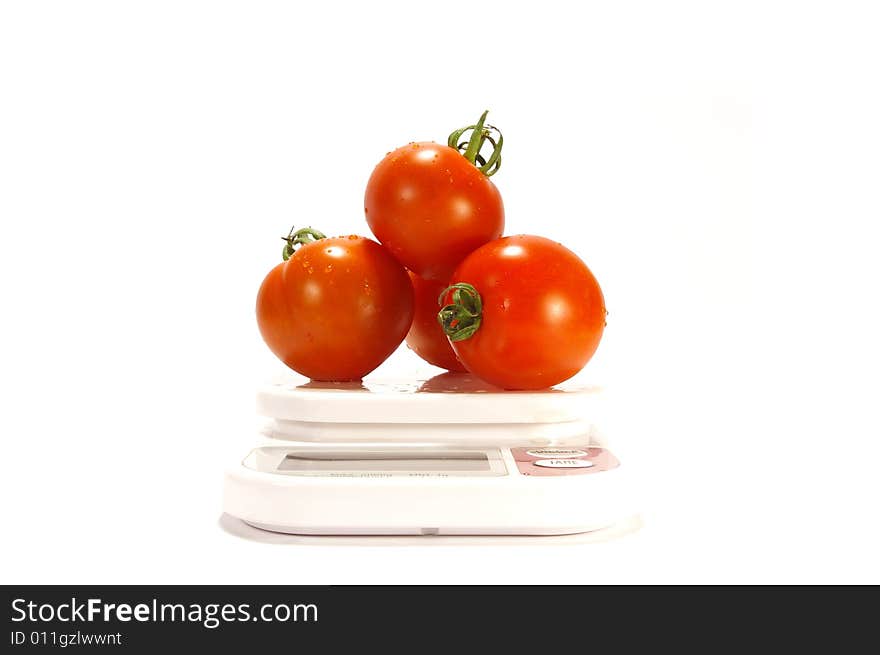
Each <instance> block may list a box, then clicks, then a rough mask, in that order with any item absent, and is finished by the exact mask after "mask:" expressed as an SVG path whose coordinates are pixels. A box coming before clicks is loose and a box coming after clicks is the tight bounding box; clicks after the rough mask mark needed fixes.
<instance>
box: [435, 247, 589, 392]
mask: <svg viewBox="0 0 880 655" xmlns="http://www.w3.org/2000/svg"><path fill="white" fill-rule="evenodd" d="M452 281H453V282H454V283H455V284H454V285H453V286H451V287H450V289H449V290H448V291H447V293H446V294H445V300H444V302H446V303H448V304H447V305H446V306H445V307H443V309H441V311H440V318H441V320H442V322H443V325H444V329H445V331H446V334H447V335H448V336H449V339H450V341H451V342H452V347H453V349H454V350H455V354H456V355H458V358H459V359H460V360H461V362H462V363H463V364H464V365H465V367H466V368H467V369H468V370H469V371H470V372H471V373H473V374H474V375H476V376H478V377H480V378H482V379H483V380H485V381H487V382H490V383H491V384H494V385H496V386H499V387H502V388H505V389H544V388H547V387H550V386H552V385H554V384H558V383H559V382H562V381H563V380H567V379H568V378H570V377H571V376H573V375H574V374H575V373H577V372H578V371H580V370H581V369H582V368H583V367H584V366H585V365H586V363H587V362H588V361H589V360H590V358H591V357H592V356H593V353H594V352H595V351H596V348H597V347H598V345H599V340H600V339H601V338H602V332H603V330H604V329H605V315H606V312H605V301H604V298H603V296H602V290H601V289H600V288H599V283H598V282H597V281H596V278H595V277H593V274H592V272H590V269H589V268H587V265H586V264H584V262H583V261H581V260H580V259H579V258H578V256H577V255H575V254H574V253H573V252H571V251H570V250H569V249H568V248H565V247H564V246H562V245H560V244H559V243H556V242H555V241H551V240H549V239H545V238H543V237H536V236H527V235H520V236H512V237H505V238H503V239H498V240H496V241H492V242H491V243H488V244H486V245H485V246H483V247H481V248H480V249H479V250H476V251H474V252H473V253H471V254H470V255H469V256H468V257H467V258H466V259H465V260H464V261H463V262H462V263H461V265H460V266H459V267H458V268H457V269H456V271H455V273H454V275H453V276H452Z"/></svg>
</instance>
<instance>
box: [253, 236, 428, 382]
mask: <svg viewBox="0 0 880 655" xmlns="http://www.w3.org/2000/svg"><path fill="white" fill-rule="evenodd" d="M412 317H413V290H412V285H411V284H410V281H409V276H408V275H407V274H406V271H405V270H404V268H403V267H402V266H401V265H400V264H399V263H398V262H397V260H395V259H394V257H392V256H391V255H390V254H389V253H388V251H387V250H385V249H384V248H383V247H382V246H380V245H379V244H378V243H376V242H375V241H372V240H370V239H366V238H364V237H355V236H350V237H338V238H331V239H321V240H319V241H315V242H313V243H308V244H306V245H303V246H302V247H300V248H299V250H297V251H296V252H295V253H294V254H293V256H292V257H291V258H290V259H289V260H287V261H286V262H283V263H281V264H279V265H278V266H276V267H275V268H274V269H272V271H270V272H269V274H268V275H267V276H266V279H265V280H264V281H263V284H262V285H261V286H260V290H259V293H258V294H257V323H258V325H259V328H260V333H261V334H262V336H263V340H264V341H265V342H266V344H267V345H268V346H269V348H270V349H271V350H272V352H273V353H275V355H277V356H278V358H279V359H280V360H281V361H283V362H284V363H285V364H287V366H289V367H290V368H292V369H293V370H294V371H296V372H297V373H300V374H302V375H305V376H307V377H309V378H311V379H313V380H333V381H345V380H359V379H360V378H362V377H363V376H365V375H367V374H368V373H369V372H370V371H372V370H373V369H375V368H376V367H377V366H379V364H381V363H382V362H383V361H385V359H387V358H388V356H389V355H390V354H391V353H392V352H394V350H395V349H396V348H397V346H399V345H400V343H401V342H402V341H403V338H404V337H405V336H406V333H407V331H408V330H409V327H410V324H411V323H412Z"/></svg>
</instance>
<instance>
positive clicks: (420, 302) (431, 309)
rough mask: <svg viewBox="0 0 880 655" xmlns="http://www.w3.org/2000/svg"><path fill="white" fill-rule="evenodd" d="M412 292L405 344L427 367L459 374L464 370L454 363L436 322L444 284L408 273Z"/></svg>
mask: <svg viewBox="0 0 880 655" xmlns="http://www.w3.org/2000/svg"><path fill="white" fill-rule="evenodd" d="M409 278H410V281H411V282H412V285H413V291H414V292H415V303H416V310H415V315H414V316H413V322H412V327H411V328H410V329H409V333H408V334H407V335H406V345H407V346H409V347H410V350H412V351H413V352H414V353H415V354H416V355H418V356H419V357H421V358H422V359H424V360H425V361H426V362H428V363H429V364H433V365H434V366H439V367H440V368H445V369H447V370H449V371H458V372H463V371H465V370H467V369H465V367H464V366H463V365H462V363H461V362H460V361H458V357H456V356H455V352H454V351H453V350H452V346H451V345H450V343H449V339H447V338H446V333H444V332H443V328H442V327H440V323H438V322H437V310H438V309H440V305H439V304H438V302H437V301H438V299H439V298H440V294H441V293H442V292H443V289H445V288H446V287H447V286H448V285H447V283H446V282H436V281H434V280H424V279H422V278H420V277H419V276H418V275H416V274H415V273H413V272H412V271H410V272H409Z"/></svg>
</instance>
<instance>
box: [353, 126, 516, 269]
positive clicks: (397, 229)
mask: <svg viewBox="0 0 880 655" xmlns="http://www.w3.org/2000/svg"><path fill="white" fill-rule="evenodd" d="M484 119H485V114H483V118H481V119H480V121H479V122H478V123H477V124H476V125H473V126H469V127H468V128H463V129H462V130H458V131H456V132H453V134H452V135H450V145H439V144H436V143H427V142H422V143H410V144H409V145H406V146H403V147H402V148H398V149H397V150H395V151H393V152H390V153H388V155H387V156H386V157H385V158H384V159H383V160H382V161H381V162H379V165H378V166H376V169H375V170H374V171H373V174H372V175H371V176H370V179H369V182H368V183H367V189H366V193H365V194H364V212H365V214H366V217H367V223H368V224H369V226H370V229H371V230H372V232H373V234H374V235H375V237H376V238H377V239H378V240H379V241H380V242H381V243H382V245H384V246H385V247H386V248H388V249H389V250H390V251H391V253H392V254H393V255H394V256H395V257H396V258H397V259H398V260H399V261H400V262H401V263H402V264H403V265H404V266H406V267H407V268H408V269H409V270H411V271H413V272H414V273H416V274H417V275H419V276H420V277H422V278H425V279H429V280H438V281H446V280H448V279H449V277H450V275H452V271H453V270H455V267H456V265H457V264H458V263H459V262H460V261H461V260H462V259H464V258H465V257H466V256H467V255H469V254H470V253H471V252H472V251H474V250H475V249H477V248H478V247H480V246H481V245H483V244H484V243H487V242H489V241H492V240H493V239H497V238H498V237H500V236H501V234H502V232H503V231H504V204H503V202H502V200H501V194H500V193H499V192H498V189H497V188H496V187H495V185H494V184H493V183H492V181H491V180H490V179H489V177H488V175H491V174H492V173H494V172H495V170H497V166H496V165H495V164H497V163H499V162H500V159H499V158H498V157H499V153H500V146H501V143H502V140H501V139H500V138H499V139H498V141H495V140H494V139H493V138H492V137H491V136H490V134H491V131H492V130H494V129H495V128H491V127H489V126H486V127H484V126H483V120H484ZM467 129H473V130H474V134H477V135H479V138H478V139H477V138H474V137H473V134H472V138H471V141H472V143H473V148H470V149H469V150H468V151H466V152H465V154H464V155H463V154H462V153H460V152H459V151H458V150H457V149H456V148H455V147H451V146H452V145H453V144H454V143H455V141H456V140H457V139H458V138H459V137H460V136H461V134H462V133H463V132H464V131H465V130H467ZM453 137H454V138H453ZM487 140H488V141H491V142H492V144H493V145H494V146H495V151H493V155H492V156H491V157H490V159H489V160H488V161H484V160H483V159H482V157H481V156H480V155H479V147H481V146H482V144H483V142H484V141H487ZM461 145H462V147H464V145H465V144H461ZM480 164H482V165H480ZM478 166H479V167H478Z"/></svg>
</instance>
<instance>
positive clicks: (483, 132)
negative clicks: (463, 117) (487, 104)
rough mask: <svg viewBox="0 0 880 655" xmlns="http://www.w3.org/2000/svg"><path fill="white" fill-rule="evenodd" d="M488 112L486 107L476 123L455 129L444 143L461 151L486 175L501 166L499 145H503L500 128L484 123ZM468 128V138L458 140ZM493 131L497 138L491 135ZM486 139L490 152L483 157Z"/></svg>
mask: <svg viewBox="0 0 880 655" xmlns="http://www.w3.org/2000/svg"><path fill="white" fill-rule="evenodd" d="M488 113H489V110H488V109H487V110H486V111H484V112H483V115H482V116H480V120H478V121H477V122H476V124H474V125H468V126H466V127H462V128H459V129H457V130H455V132H453V133H452V134H450V135H449V139H447V141H446V143H447V144H448V145H449V147H450V148H455V149H456V150H458V151H459V152H461V154H462V155H463V156H464V158H465V159H467V160H468V161H469V162H470V163H472V164H473V165H474V166H476V167H477V168H479V169H480V170H481V171H482V172H483V173H484V174H485V175H486V176H487V177H490V176H492V175H494V174H495V173H497V172H498V169H499V168H501V147H502V146H503V145H504V137H503V136H502V134H501V130H499V129H498V128H497V127H495V126H494V125H486V124H485V123H486V115H487V114H488ZM469 130H470V131H471V134H470V137H469V138H468V140H467V141H460V139H461V138H462V136H464V133H465V132H467V131H469ZM493 133H494V134H495V135H497V139H496V138H494V137H493V136H492V135H493ZM487 141H488V142H489V143H490V144H491V145H492V154H491V155H489V159H485V158H484V157H483V156H482V155H481V154H480V150H482V149H483V144H485V143H486V142H487Z"/></svg>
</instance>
